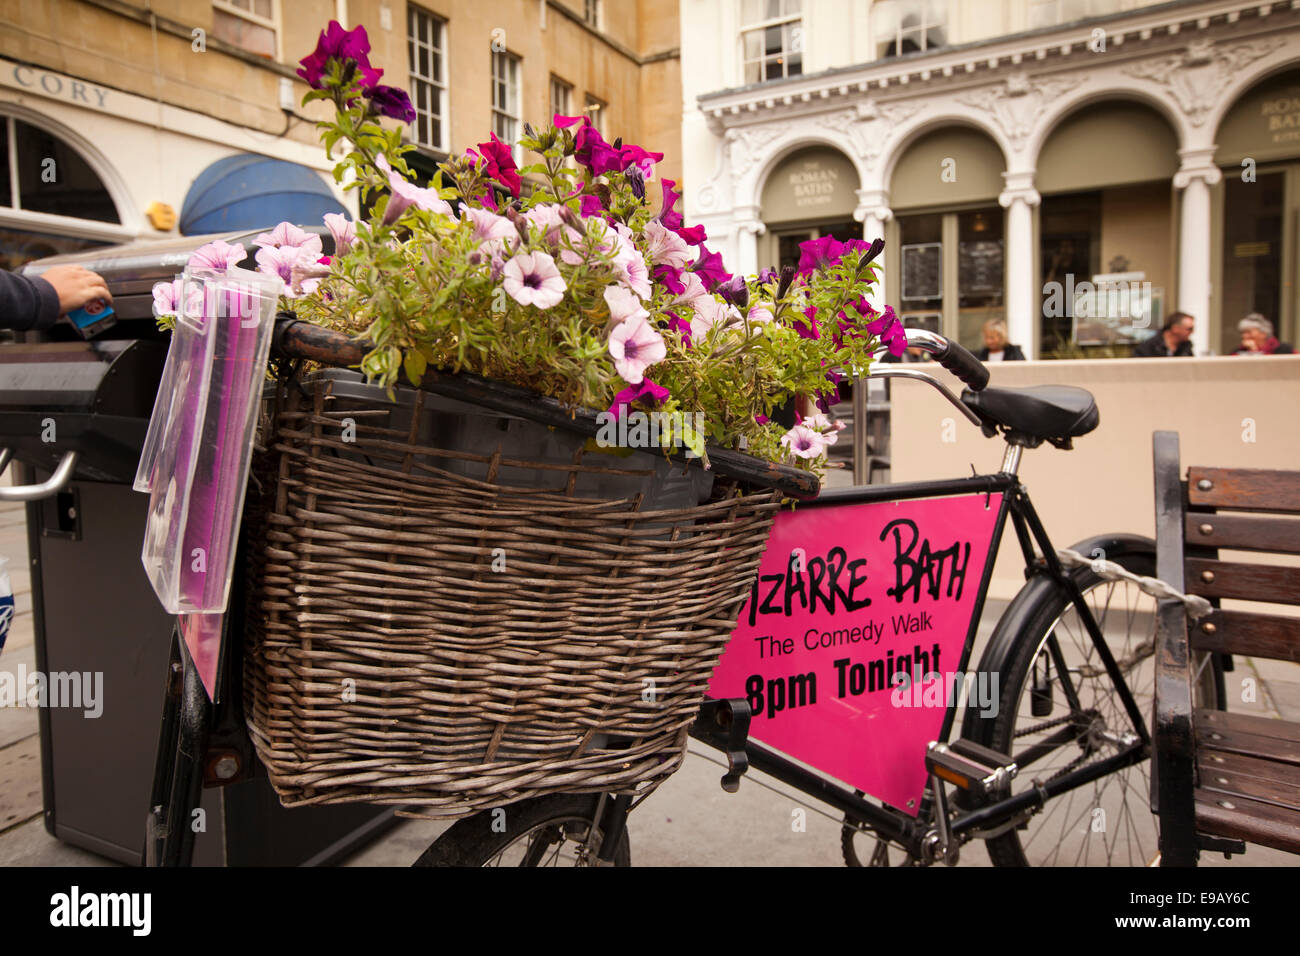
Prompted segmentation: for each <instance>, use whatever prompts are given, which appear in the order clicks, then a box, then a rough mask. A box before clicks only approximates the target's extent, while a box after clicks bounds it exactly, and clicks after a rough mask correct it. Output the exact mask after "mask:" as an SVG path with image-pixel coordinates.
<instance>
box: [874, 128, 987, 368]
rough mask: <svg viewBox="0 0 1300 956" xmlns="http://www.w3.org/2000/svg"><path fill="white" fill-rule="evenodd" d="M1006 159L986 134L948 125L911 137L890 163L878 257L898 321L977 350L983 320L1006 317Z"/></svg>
mask: <svg viewBox="0 0 1300 956" xmlns="http://www.w3.org/2000/svg"><path fill="white" fill-rule="evenodd" d="M1005 169H1006V160H1005V158H1004V157H1003V155H1002V150H1001V149H1000V148H999V147H998V144H997V143H996V142H994V141H993V139H992V138H991V137H989V136H988V135H987V134H986V133H983V132H981V131H980V130H977V129H973V128H971V127H967V126H948V127H944V128H941V129H936V130H933V131H932V132H928V133H925V134H923V135H922V136H921V137H919V138H918V139H916V140H914V141H913V142H912V143H911V145H909V146H908V147H907V149H906V150H905V151H904V152H903V154H902V155H901V156H900V157H899V159H898V161H897V162H896V163H895V165H894V170H893V174H892V175H891V176H890V182H889V202H890V206H891V208H892V209H893V210H894V222H893V223H892V224H891V227H890V230H889V234H888V235H887V240H888V246H887V248H889V249H897V250H898V254H897V255H893V256H887V257H886V259H885V263H886V269H887V270H888V276H887V279H886V281H887V285H888V288H889V298H890V304H891V305H893V306H894V308H895V309H896V310H897V312H898V315H899V318H901V319H902V321H903V324H904V325H907V326H909V327H912V328H928V329H930V330H931V331H934V332H940V333H942V334H943V335H946V336H948V337H950V338H955V339H957V340H958V341H959V342H961V344H962V345H964V346H965V347H966V348H968V349H972V350H976V349H979V348H981V347H982V346H983V344H984V343H983V337H982V329H983V327H984V325H985V323H987V322H990V321H993V320H997V319H1005V318H1006V298H1005V287H1006V265H1005V256H1004V240H1005V226H1004V221H1005V218H1006V217H1005V213H1004V211H1003V209H1002V207H1001V206H999V205H998V195H999V194H1000V193H1001V192H1002V188H1003V176H1002V174H1003V171H1004V170H1005Z"/></svg>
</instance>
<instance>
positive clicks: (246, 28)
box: [212, 0, 276, 59]
mask: <svg viewBox="0 0 1300 956" xmlns="http://www.w3.org/2000/svg"><path fill="white" fill-rule="evenodd" d="M275 12H276V11H275V0H212V35H213V36H214V37H216V38H217V39H219V40H225V41H226V42H227V43H230V44H233V45H234V46H237V47H239V48H240V49H243V50H247V51H248V52H249V53H256V54H257V55H258V56H264V57H267V58H268V59H275V55H276V48H275V47H276V44H275V39H276V38H275V31H276V20H275Z"/></svg>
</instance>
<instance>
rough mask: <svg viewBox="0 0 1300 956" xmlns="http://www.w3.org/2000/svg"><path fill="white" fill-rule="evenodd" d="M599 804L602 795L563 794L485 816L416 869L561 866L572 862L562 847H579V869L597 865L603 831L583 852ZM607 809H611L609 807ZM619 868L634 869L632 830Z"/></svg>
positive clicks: (437, 846) (463, 824)
mask: <svg viewBox="0 0 1300 956" xmlns="http://www.w3.org/2000/svg"><path fill="white" fill-rule="evenodd" d="M599 800H600V795H599V794H591V793H581V794H576V793H563V794H553V795H551V796H546V797H535V798H533V799H531V800H522V801H520V802H519V803H514V804H509V805H507V806H504V807H499V808H496V809H493V810H484V811H482V812H480V813H476V814H474V815H473V816H471V817H466V818H464V819H463V820H458V821H456V822H455V823H454V824H452V825H451V827H450V828H449V829H448V830H447V832H445V833H444V834H442V836H440V837H438V839H437V840H435V841H434V842H433V843H431V844H430V845H429V848H428V849H427V850H425V851H424V852H423V853H422V854H420V857H419V859H417V860H416V861H415V863H414V864H412V865H413V866H472V867H482V866H503V865H517V866H551V865H554V866H558V865H560V861H561V859H566V858H565V857H563V856H562V850H561V849H556V850H555V851H554V852H552V847H554V846H555V844H556V843H557V842H559V843H561V844H563V843H569V842H571V843H572V844H573V846H572V847H571V848H570V849H571V850H572V851H573V854H574V856H573V859H574V865H575V866H581V865H591V864H592V863H593V862H594V860H595V857H596V853H597V852H598V851H599V849H600V843H601V837H602V835H601V831H600V830H599V829H598V830H597V831H596V838H595V840H593V841H592V846H591V848H590V850H589V851H588V850H583V849H581V847H582V846H583V845H585V841H586V835H587V828H589V827H590V826H591V821H592V819H593V817H594V816H595V815H596V808H597V804H598V802H599ZM605 806H606V807H608V806H609V801H606V803H605ZM557 837H558V838H559V840H557V839H556V838H557ZM543 840H544V841H545V842H546V845H545V846H544V847H543V846H542V845H541V841H543ZM516 852H518V853H519V854H520V861H519V862H518V863H517V864H512V863H507V862H505V860H507V859H513V856H514V854H515V853H516ZM613 865H614V866H631V865H632V851H631V844H630V842H629V840H628V835H627V830H626V829H624V831H623V836H622V839H621V840H619V845H618V848H617V850H616V851H615V853H614V860H613Z"/></svg>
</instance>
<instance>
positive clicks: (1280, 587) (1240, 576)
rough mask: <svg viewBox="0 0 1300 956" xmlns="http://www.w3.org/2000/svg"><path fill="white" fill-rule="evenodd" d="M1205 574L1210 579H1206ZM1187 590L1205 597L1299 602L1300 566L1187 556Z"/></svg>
mask: <svg viewBox="0 0 1300 956" xmlns="http://www.w3.org/2000/svg"><path fill="white" fill-rule="evenodd" d="M1207 574H1209V575H1213V579H1212V580H1207V579H1206V575H1207ZM1186 590H1187V592H1188V593H1189V594H1199V595H1201V596H1202V597H1207V598H1209V597H1218V598H1239V599H1241V600H1244V601H1267V602H1268V603H1270V604H1300V568H1276V567H1270V566H1269V565H1266V564H1239V563H1237V562H1234V561H1211V560H1209V559H1208V558H1188V559H1187V578H1186Z"/></svg>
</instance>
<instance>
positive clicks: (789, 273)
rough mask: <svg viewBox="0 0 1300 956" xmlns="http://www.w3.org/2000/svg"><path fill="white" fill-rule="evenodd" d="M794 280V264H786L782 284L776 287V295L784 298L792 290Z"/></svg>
mask: <svg viewBox="0 0 1300 956" xmlns="http://www.w3.org/2000/svg"><path fill="white" fill-rule="evenodd" d="M792 282H794V266H786V267H785V268H784V269H782V270H781V284H780V285H778V286H777V287H776V297H777V298H778V299H784V298H785V294H786V293H787V292H789V291H790V283H792Z"/></svg>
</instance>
